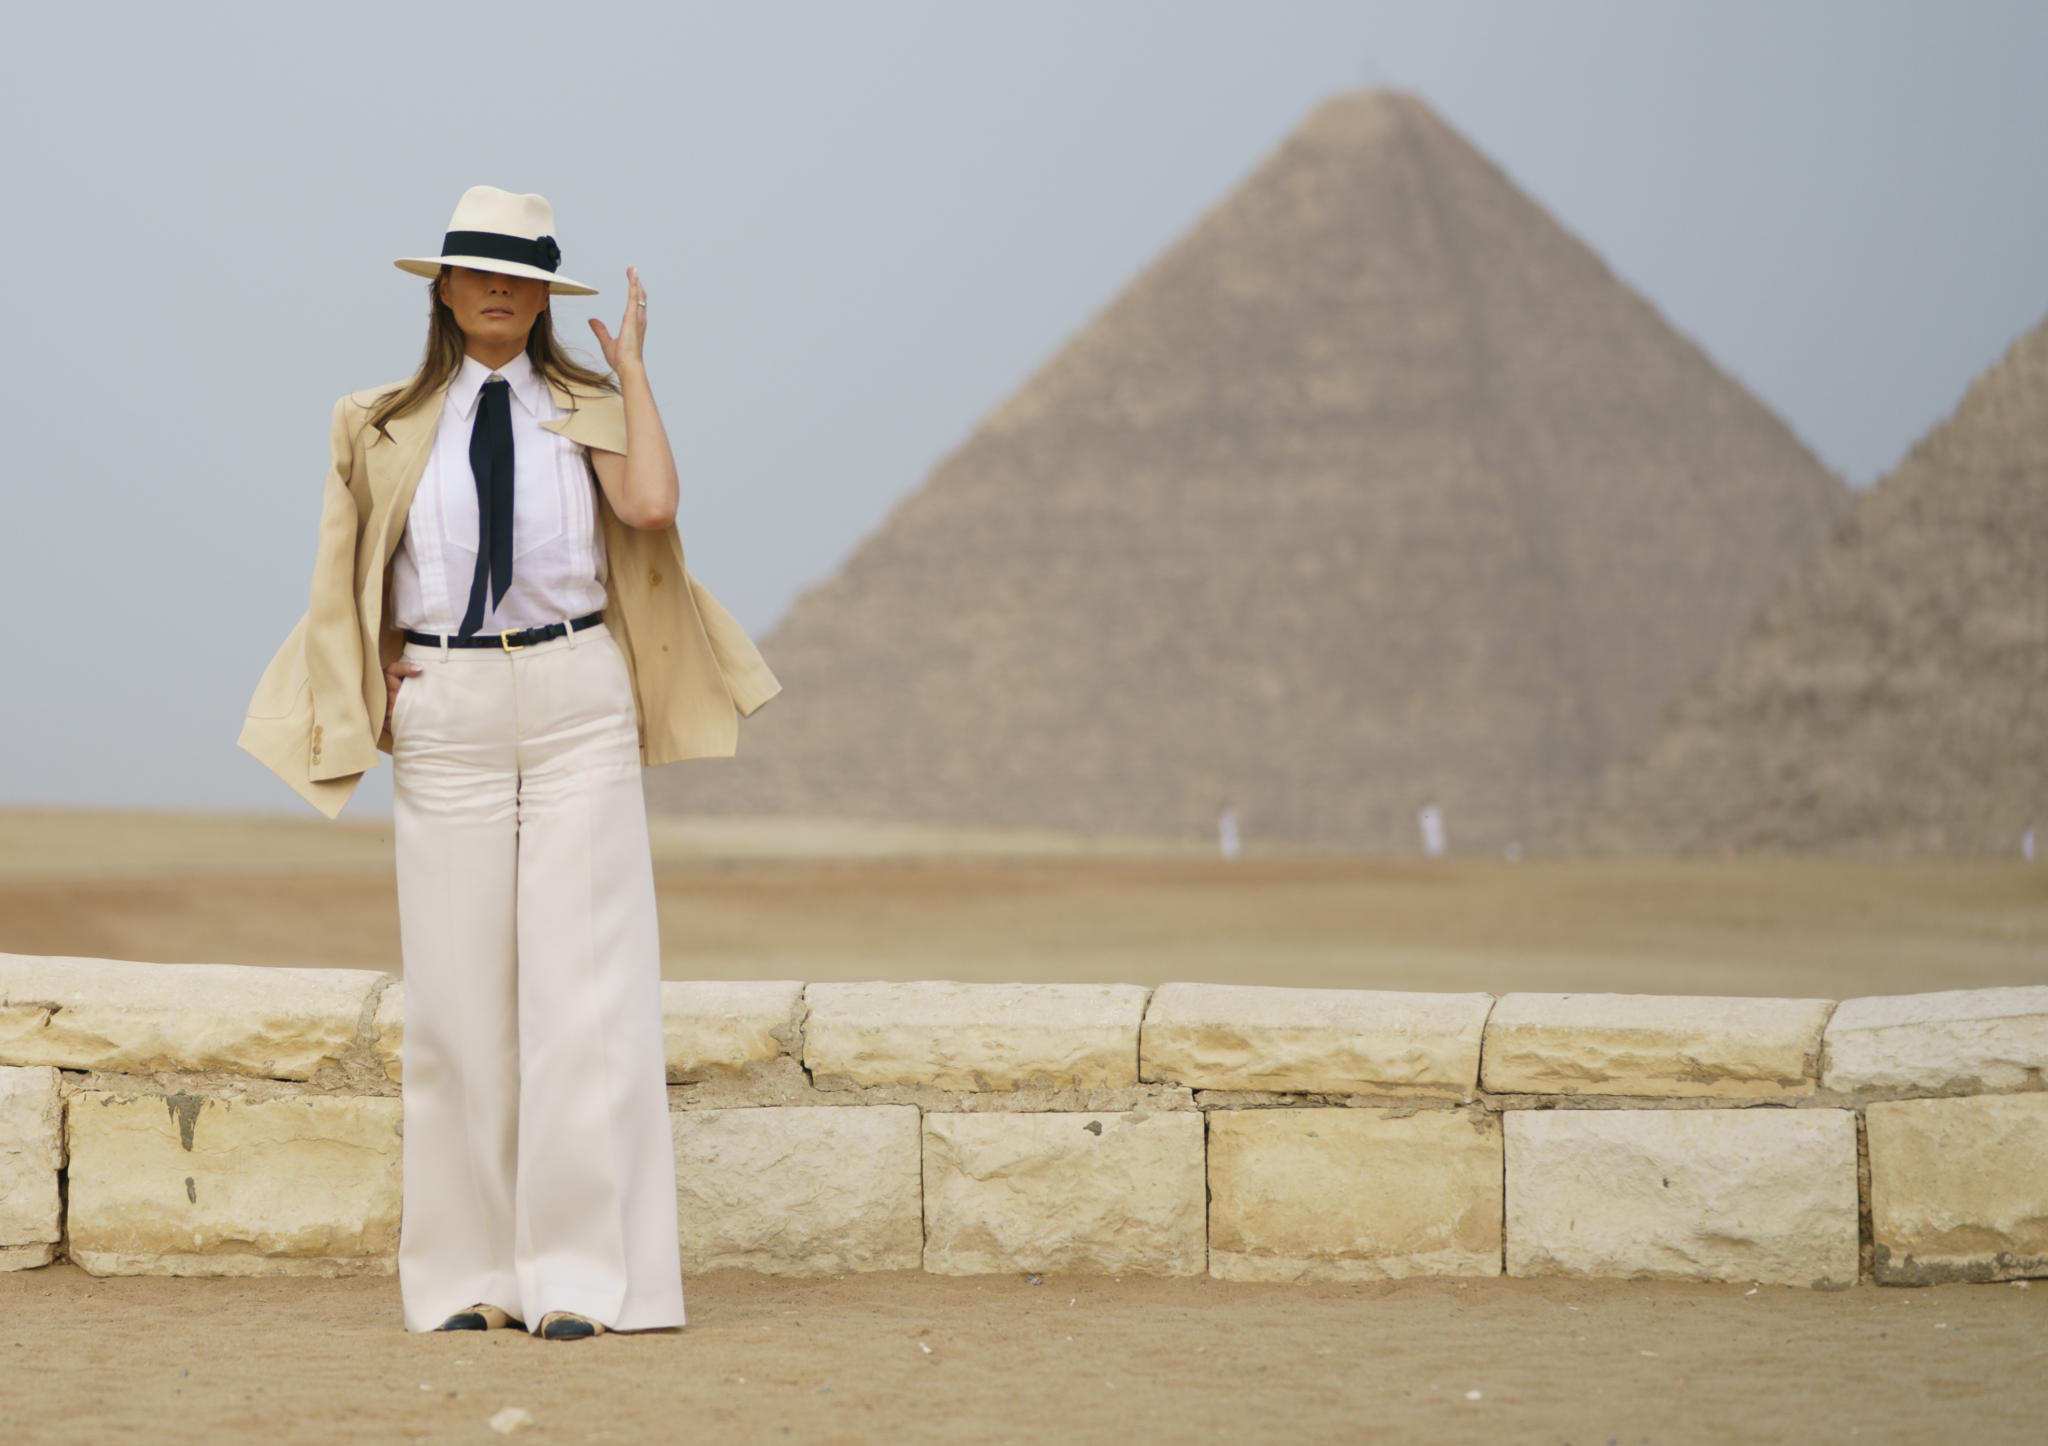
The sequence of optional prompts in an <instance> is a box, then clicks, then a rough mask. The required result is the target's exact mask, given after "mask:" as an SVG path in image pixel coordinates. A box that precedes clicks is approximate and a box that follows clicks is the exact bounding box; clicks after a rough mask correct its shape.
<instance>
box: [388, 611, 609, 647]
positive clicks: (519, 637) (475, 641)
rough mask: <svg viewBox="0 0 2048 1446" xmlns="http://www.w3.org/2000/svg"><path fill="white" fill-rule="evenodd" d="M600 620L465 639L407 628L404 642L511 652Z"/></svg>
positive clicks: (592, 616)
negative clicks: (499, 649)
mask: <svg viewBox="0 0 2048 1446" xmlns="http://www.w3.org/2000/svg"><path fill="white" fill-rule="evenodd" d="M603 621H604V613H603V612H602V611H598V612H594V613H586V614H584V615H583V616H582V617H580V618H571V619H570V620H569V621H568V622H566V623H542V624H541V625H540V626H539V627H537V628H520V629H519V630H518V631H516V632H510V633H471V634H470V635H469V636H468V637H466V638H462V637H457V636H456V635H455V634H453V633H449V634H448V635H447V636H446V637H443V636H442V635H441V634H440V633H416V632H414V631H412V629H410V628H408V629H406V632H405V640H406V641H407V642H408V643H424V644H426V645H427V646H428V647H430V648H443V647H446V648H503V649H504V650H505V651H506V652H508V653H510V652H514V651H516V650H517V649H519V648H530V647H532V646H533V645H534V644H535V643H546V642H552V641H553V640H554V639H556V638H559V637H564V636H566V635H567V634H568V631H569V629H571V628H574V629H575V630H576V631H577V632H579V633H580V632H582V631H584V629H586V628H593V627H596V626H597V625H598V624H599V623H601V622H603Z"/></svg>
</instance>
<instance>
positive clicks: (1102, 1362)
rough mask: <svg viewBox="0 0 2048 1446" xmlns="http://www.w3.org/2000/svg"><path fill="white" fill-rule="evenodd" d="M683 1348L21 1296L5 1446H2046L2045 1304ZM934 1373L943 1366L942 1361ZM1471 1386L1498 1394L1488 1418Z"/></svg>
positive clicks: (1488, 1308)
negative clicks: (967, 1445) (509, 1432)
mask: <svg viewBox="0 0 2048 1446" xmlns="http://www.w3.org/2000/svg"><path fill="white" fill-rule="evenodd" d="M687 1292H688V1295H687V1299H688V1307H689V1310H690V1312H691V1319H690V1324H689V1326H688V1327H687V1328H686V1329H684V1330H681V1331H667V1332H649V1333H646V1334H641V1335H632V1336H611V1337H603V1338H600V1339H598V1340H596V1341H587V1342H578V1343H575V1344H562V1343H553V1342H544V1341H539V1340H535V1339H533V1338H531V1337H529V1336H525V1335H523V1334H519V1333H515V1332H504V1331H498V1332H491V1333H489V1334H488V1335H478V1334H462V1335H425V1336H408V1335H406V1334H405V1333H404V1332H403V1331H401V1330H399V1329H398V1328H397V1309H398V1306H397V1288H396V1286H395V1285H394V1284H393V1283H392V1282H391V1281H390V1280H389V1279H372V1280H343V1281H278V1280H269V1281H210V1280H202V1281H195V1280H153V1279H133V1278H131V1279H115V1280H94V1279H92V1278H91V1277H89V1276H86V1275H84V1274H82V1273H81V1272H79V1271H77V1270H76V1269H74V1268H72V1267H70V1266H54V1267H50V1268H48V1269H45V1270H40V1271H32V1272H26V1273H22V1274H18V1275H13V1276H0V1352H4V1353H5V1360H6V1365H5V1368H4V1369H5V1380H6V1389H5V1390H4V1392H0V1440H5V1441H9V1442H39V1443H40V1442H77V1443H90V1446H114V1443H120V1442H152V1443H155V1442H183V1441H206V1442H216V1443H228V1446H239V1443H255V1442H300V1441H305V1442H332V1441H359V1442H360V1441H376V1442H383V1441H447V1442H463V1441H469V1442H486V1441H497V1440H501V1439H506V1438H503V1437H500V1436H499V1435H497V1434H495V1433H494V1432H493V1431H492V1430H491V1429H490V1427H489V1425H488V1424H487V1423H488V1421H489V1419H490V1418H491V1417H492V1416H493V1415H494V1414H496V1413H497V1412H499V1411H501V1410H503V1409H504V1408H506V1407H507V1406H518V1407H522V1408H524V1409H525V1410H526V1411H528V1412H530V1413H531V1414H532V1417H533V1422H534V1424H533V1426H532V1427H531V1428H530V1429H527V1430H523V1431H521V1432H519V1433H517V1434H516V1435H515V1436H513V1437H511V1438H510V1439H513V1440H531V1441H536V1442H541V1441H575V1442H586V1441H587V1442H689V1441H706V1442H777V1441H789V1442H812V1443H854V1442H861V1443H869V1442H873V1443H895V1442H925V1441H976V1442H979V1441H1034V1442H1050V1443H1061V1446H1068V1443H1071V1446H1091V1443H1104V1446H1109V1443H1115V1446H1126V1443H1132V1442H1167V1441H1189V1442H1231V1443H1236V1442H1288V1443H1322V1442H1329V1443H1339V1442H1341V1443H1357V1442H1374V1441H1446V1442H1503V1443H1505V1442H1529V1443H1564V1442H1569V1443H1574V1446H1607V1443H1614V1446H1619V1443H1624V1442H1625V1443H1628V1446H1639V1443H1660V1446H1661V1443H1682V1442H1712V1443H1728V1442H1746V1443H1771V1442H1793V1443H1799V1446H1811V1443H1814V1442H1857V1443H1864V1442H1900V1443H1908V1442H1910V1443H1935V1442H1955V1443H1968V1446H1996V1443H2003V1442H2028V1443H2033V1442H2038V1441H2040V1440H2041V1439H2042V1422H2043V1421H2044V1420H2048V1283H2042V1284H2040V1285H2036V1286H2034V1287H2033V1288H2031V1289H2026V1290H2022V1289H2017V1288H2015V1287H2013V1286H1996V1285H1993V1286H1943V1287H1940V1288H1937V1289H1928V1290H1880V1289H1878V1288H1877V1287H1874V1286H1862V1287H1858V1288H1856V1289H1854V1290H1848V1291H1841V1292H1835V1293H1828V1294H1821V1293H1816V1292H1813V1291H1803V1290H1787V1289H1779V1288H1775V1287H1764V1288H1760V1289H1758V1290H1756V1291H1755V1293H1754V1294H1751V1293H1749V1287H1746V1286H1741V1285H1681V1284H1673V1283H1665V1284H1650V1283H1640V1282H1620V1281H1599V1282H1587V1281H1557V1280H1543V1281H1517V1280H1492V1281H1471V1282H1467V1283H1463V1284H1460V1283H1459V1282H1455V1281H1449V1280H1418V1281H1406V1282H1398V1283H1389V1284H1373V1285H1285V1286H1280V1285H1242V1284H1229V1283H1224V1282H1219V1281H1209V1280H1140V1279H1136V1278H1130V1277H1127V1278H1125V1279H1122V1280H1103V1279H1089V1278H1083V1277H1066V1276H1057V1275H1055V1276H1050V1277H1046V1278H1045V1279H1044V1282H1043V1283H1042V1284H1040V1285H1031V1284H1029V1283H1027V1281H1026V1280H1025V1279H1024V1278H1022V1277H1017V1276H1001V1277H983V1278H979V1279H967V1280H962V1279H947V1278H942V1277H936V1276H926V1275H921V1274H917V1273H915V1272H903V1273H889V1274H878V1275H859V1276H847V1277H842V1278H835V1279H821V1280H781V1279H775V1278H771V1277H765V1276H756V1275H748V1274H742V1273H738V1272H721V1273H718V1274H712V1275H704V1276H699V1277H697V1278H696V1279H694V1280H693V1281H691V1282H690V1284H689V1286H688V1287H687ZM927 1351H928V1353H927ZM1473 1393H1477V1394H1476V1397H1475V1396H1474V1394H1473Z"/></svg>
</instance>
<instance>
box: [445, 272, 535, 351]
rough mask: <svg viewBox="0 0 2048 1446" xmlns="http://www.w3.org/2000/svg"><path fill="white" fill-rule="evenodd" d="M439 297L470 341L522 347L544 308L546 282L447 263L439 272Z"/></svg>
mask: <svg viewBox="0 0 2048 1446" xmlns="http://www.w3.org/2000/svg"><path fill="white" fill-rule="evenodd" d="M441 300H442V301H443V302H445V303H447V306H448V309H449V310H450V311H452V312H454V313H455V324H456V325H457V326H459V327H461V328H462V334H463V335H464V336H466V337H468V338H469V340H470V341H471V342H472V343H476V342H483V343H487V344H490V345H493V346H514V347H523V346H525V345H526V336H527V333H528V332H530V331H532V330H533V324H534V322H535V321H537V320H538V319H539V318H540V314H541V313H542V312H544V311H546V310H547V309H548V284H547V283H546V282H545V281H537V280H535V279H534V278H533V277H530V276H503V275H500V274H499V273H498V272H495V271H472V270H470V269H469V268H468V267H466V266H450V267H449V268H447V269H446V270H445V271H443V272H442V273H441Z"/></svg>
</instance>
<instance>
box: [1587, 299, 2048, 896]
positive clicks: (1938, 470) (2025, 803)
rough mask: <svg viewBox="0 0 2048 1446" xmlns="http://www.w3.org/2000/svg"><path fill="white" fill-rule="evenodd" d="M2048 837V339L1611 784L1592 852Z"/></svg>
mask: <svg viewBox="0 0 2048 1446" xmlns="http://www.w3.org/2000/svg"><path fill="white" fill-rule="evenodd" d="M2037 825H2038V826H2041V829H2042V833H2043V834H2044V835H2048V322H2043V323H2042V324H2041V325H2039V326H2036V327H2035V328H2034V329H2033V330H2032V331H2030V332H2028V333H2027V334H2026V335H2025V336H2023V337H2021V338H2020V339H2019V340H2018V341H2016V342H2015V343H2013V345H2012V348H2011V350H2009V351H2008V352H2007V353H2006V355H2005V358H2004V360H2002V361H2001V362H1999V364H1998V365H1997V366H1995V367H1993V368H1992V369H1991V370H1990V371H1988V372H1986V373H1985V374H1984V375H1983V376H1982V377H1980V378H1978V380H1977V382H1976V384H1975V385H1974V386H1972V387H1971V389H1970V391H1969V394H1968V395H1967V396H1965V397H1964V398H1963V401H1962V405H1960V406H1959V407H1957V408H1956V411H1955V414H1954V415H1953V416H1951V417H1950V418H1949V419H1948V420H1947V421H1946V422H1944V423H1943V424H1942V425H1941V426H1939V427H1937V428H1936V429H1935V430H1934V431H1933V432H1931V433H1930V434H1929V435H1928V436H1927V437H1925V438H1924V439H1923V440H1922V441H1921V442H1920V444H1919V445H1918V446H1916V447H1915V448H1914V449H1913V451H1912V452H1911V454H1909V455H1908V456H1907V458H1906V460H1905V461H1904V462H1902V463H1900V464H1899V466H1898V468H1897V470H1895V471H1894V472H1893V473H1892V474H1891V476H1889V477H1888V478H1886V479H1885V480H1884V481H1883V482H1881V483H1879V484H1878V486H1877V487H1876V488H1875V489H1874V490H1873V491H1872V492H1870V493H1869V494H1868V495H1867V496H1865V497H1864V498H1863V499H1861V501H1859V503H1858V504H1857V506H1856V509H1855V511H1854V512H1853V513H1852V514H1851V516H1850V518H1849V520H1848V522H1847V523H1846V524H1845V525H1844V527H1843V528H1842V531H1841V533H1840V535H1839V536H1837V537H1836V538H1835V539H1834V540H1833V542H1832V543H1831V544H1830V545H1829V546H1828V547H1827V548H1825V549H1824V550H1823V551H1822V552H1821V553H1820V554H1819V555H1818V556H1816V557H1815V558H1814V560H1813V561H1812V563H1811V564H1810V565H1809V566H1808V567H1806V568H1804V569H1802V570H1801V571H1800V573H1799V574H1798V575H1797V577H1796V578H1795V579H1794V580H1793V581H1792V583H1791V584H1790V585H1789V586H1787V587H1786V589H1785V590H1784V592H1783V593H1782V594H1781V595H1780V596H1778V597H1776V598H1774V599H1773V600H1772V601H1771V603H1770V605H1769V607H1768V608H1766V609H1765V611H1764V613H1763V615H1762V617H1760V618H1759V619H1758V622H1757V625H1756V627H1755V629H1754V631H1752V632H1751V633H1750V634H1749V635H1748V636H1747V637H1746V638H1744V639H1743V640H1742V642H1741V643H1740V645H1739V646H1737V647H1736V648H1734V649H1733V650H1731V652H1730V653H1729V655H1728V656H1727V657H1726V658H1724V659H1722V660H1721V662H1720V663H1719V664H1718V665H1717V666H1716V667H1715V668H1714V669H1713V671H1712V672H1711V673H1709V674H1708V675H1707V676H1706V677H1704V678H1703V679H1701V680H1700V681H1699V682H1698V684H1697V685H1696V686H1694V687H1692V688H1690V689H1688V690H1687V691H1686V692H1685V693H1684V694H1683V695H1681V697H1680V698H1679V699H1678V700H1677V701H1676V702H1675V703H1674V705H1673V706H1672V709H1671V718H1670V721H1669V723H1668V724H1667V725H1666V726H1665V727H1664V729H1663V730H1662V731H1661V733H1660V734H1659V736H1658V737H1657V739H1656V741H1655V743H1654V745H1653V746H1652V747H1650V748H1649V749H1648V751H1647V752H1646V754H1645V755H1644V756H1643V757H1642V758H1641V759H1638V760H1636V761H1634V762H1632V763H1629V764H1627V765H1624V766H1622V767H1620V768H1617V769H1616V771H1615V773H1614V776H1613V777H1611V778H1610V779H1608V780H1606V782H1605V783H1604V785H1603V787H1602V789H1601V806H1600V808H1599V810H1598V812H1597V813H1596V815H1595V817H1594V819H1593V821H1592V824H1591V826H1590V827H1589V829H1588V836H1589V839H1590V841H1591V842H1592V843H1593V844H1594V845H1595V846H1596V847H1600V848H1607V849H1627V850H1632V851H1641V850H1654V851H1659V852H1680V853H1684V852H1696V851H1709V852H1717V851H1720V850H1722V849H1725V848H1736V849H1742V850H1763V851H1796V852H1815V853H1867V854H1961V855H1984V854H2012V853H2014V852H2016V851H2017V850H2018V848H2019V844H2020V839H2021V837H2022V835H2023V834H2024V833H2025V832H2026V831H2027V830H2028V829H2029V828H2033V827H2035V826H2037ZM2042 843H2043V844H2044V846H2048V837H2044V838H2043V839H2042Z"/></svg>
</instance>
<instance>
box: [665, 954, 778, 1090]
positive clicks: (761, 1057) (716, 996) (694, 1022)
mask: <svg viewBox="0 0 2048 1446" xmlns="http://www.w3.org/2000/svg"><path fill="white" fill-rule="evenodd" d="M803 994H804V986H803V983H802V981H800V980H795V979H740V980H722V979H681V980H668V981H665V982H664V983H663V984H662V986H661V1038H662V1044H663V1047H664V1049H665V1051H666V1053H667V1056H668V1077H669V1079H670V1080H671V1081H673V1082H675V1083H677V1084H682V1083H686V1082H690V1081H695V1080H701V1079H705V1078H707V1077H708V1076H711V1075H715V1074H721V1073H737V1072H739V1071H741V1070H744V1069H745V1068H746V1067H747V1066H748V1065H752V1064H761V1063H765V1062H767V1061H769V1060H773V1059H778V1058H780V1057H781V1056H783V1055H794V1054H796V1053H797V1045H798V1039H797V1033H798V1026H797V1018H798V1015H799V1013H800V1012H801V1010H802V1008H803Z"/></svg>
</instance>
